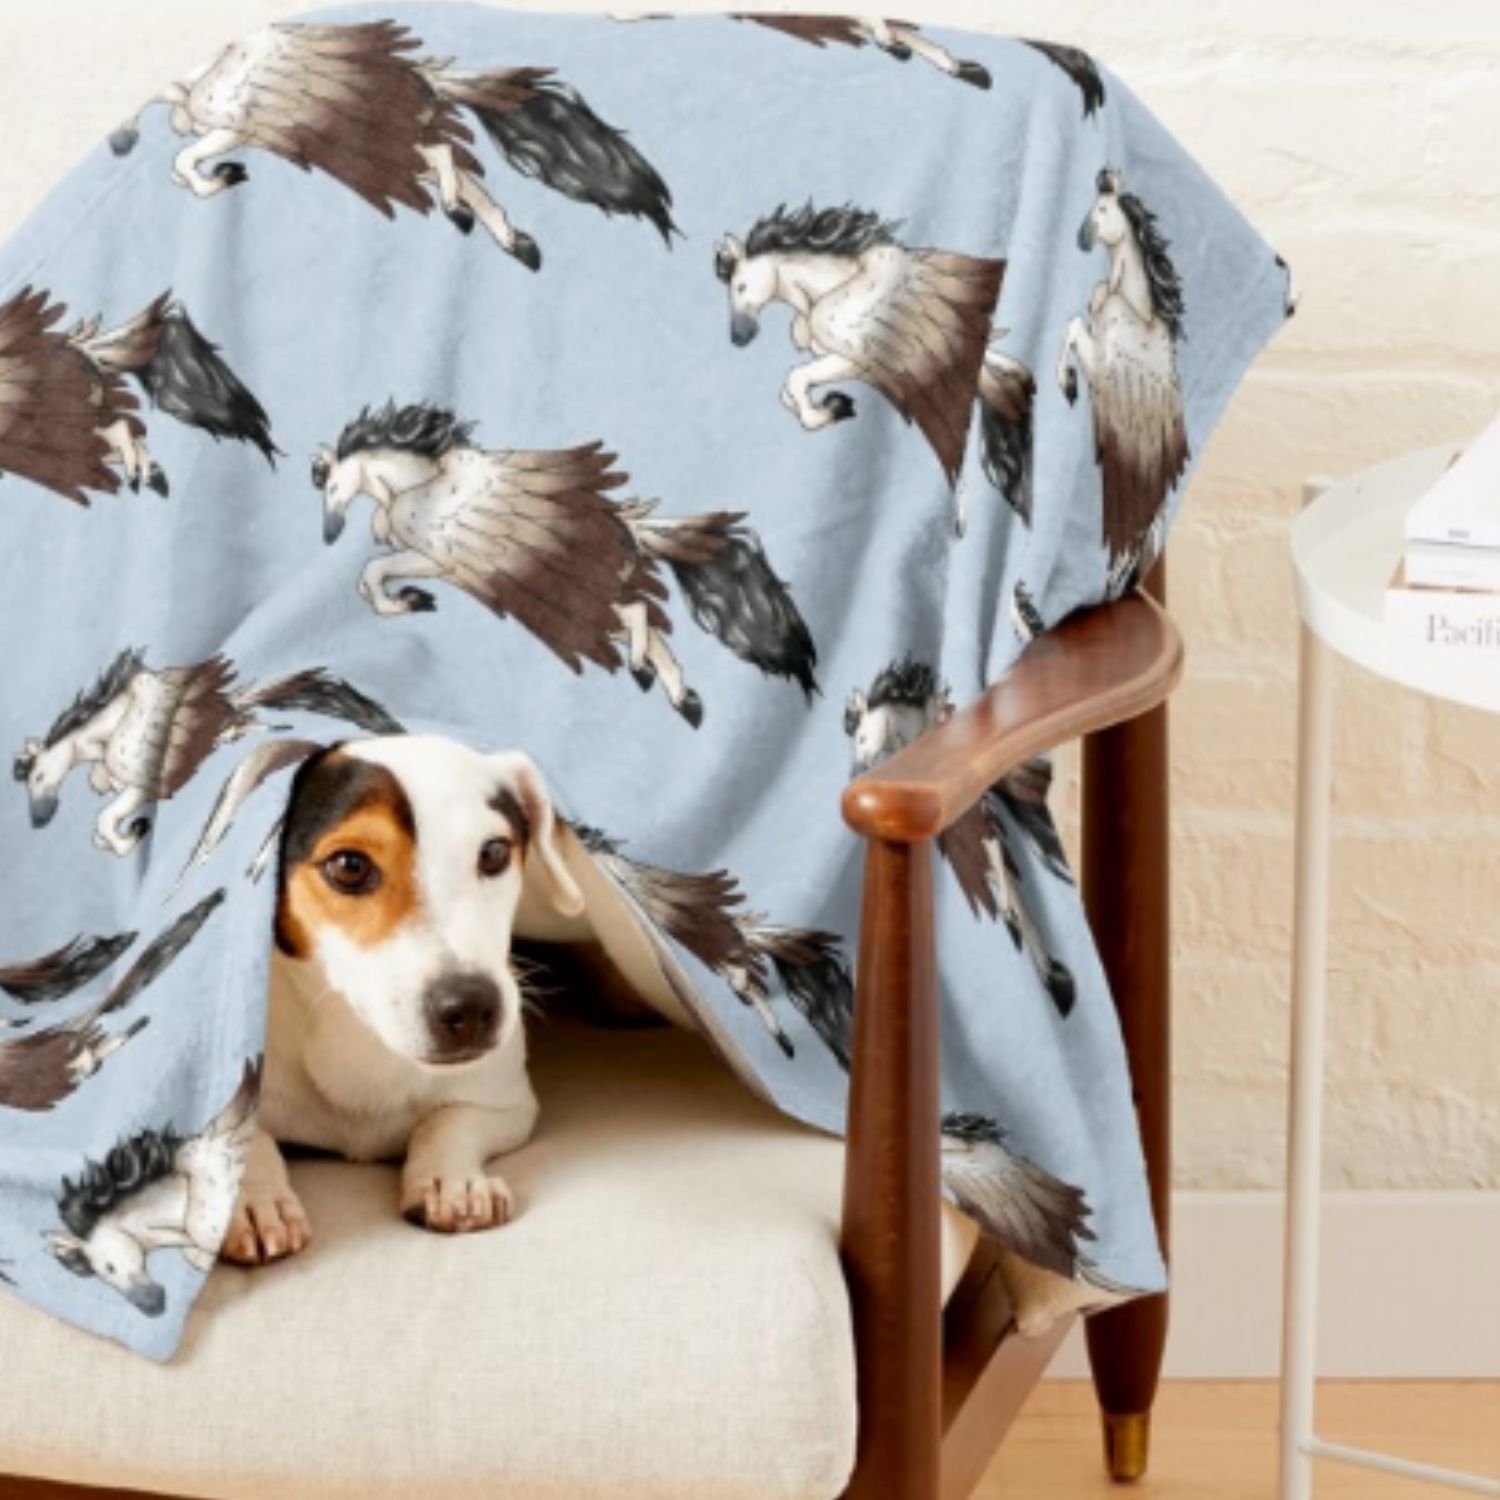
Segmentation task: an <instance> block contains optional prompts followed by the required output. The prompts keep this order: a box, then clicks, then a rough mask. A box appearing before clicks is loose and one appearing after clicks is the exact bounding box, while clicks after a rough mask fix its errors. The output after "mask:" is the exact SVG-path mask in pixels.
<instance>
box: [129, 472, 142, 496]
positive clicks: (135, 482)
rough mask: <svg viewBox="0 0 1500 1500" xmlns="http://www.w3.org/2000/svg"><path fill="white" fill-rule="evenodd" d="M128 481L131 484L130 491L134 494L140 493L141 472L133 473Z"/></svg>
mask: <svg viewBox="0 0 1500 1500" xmlns="http://www.w3.org/2000/svg"><path fill="white" fill-rule="evenodd" d="M126 483H127V484H128V485H129V486H130V493H131V494H132V495H139V494H140V492H141V476H140V475H139V474H132V475H131V476H130V478H129V479H128V480H127V481H126Z"/></svg>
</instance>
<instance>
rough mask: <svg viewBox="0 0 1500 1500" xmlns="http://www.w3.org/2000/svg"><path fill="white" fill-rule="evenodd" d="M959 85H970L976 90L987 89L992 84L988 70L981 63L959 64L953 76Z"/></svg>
mask: <svg viewBox="0 0 1500 1500" xmlns="http://www.w3.org/2000/svg"><path fill="white" fill-rule="evenodd" d="M953 76H954V77H955V78H956V79H958V81H959V82H960V83H969V84H972V85H973V86H974V87H975V88H976V89H987V88H989V87H990V86H991V84H993V83H994V79H993V78H991V77H990V70H989V69H988V68H987V67H985V65H984V64H983V63H977V62H961V63H959V65H958V72H957V73H955V74H954V75H953Z"/></svg>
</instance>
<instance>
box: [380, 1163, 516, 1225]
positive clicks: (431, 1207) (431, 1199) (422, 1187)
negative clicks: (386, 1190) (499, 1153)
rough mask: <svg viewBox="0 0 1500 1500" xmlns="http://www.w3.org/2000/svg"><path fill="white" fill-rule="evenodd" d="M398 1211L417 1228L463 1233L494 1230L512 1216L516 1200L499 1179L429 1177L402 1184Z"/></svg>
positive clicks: (483, 1177)
mask: <svg viewBox="0 0 1500 1500" xmlns="http://www.w3.org/2000/svg"><path fill="white" fill-rule="evenodd" d="M401 1198H402V1202H401V1212H402V1214H403V1215H404V1216H405V1217H406V1219H407V1220H408V1221H409V1222H410V1223H413V1224H415V1225H417V1226H418V1227H419V1228H421V1229H431V1230H433V1231H435V1232H436V1233H438V1234H466V1233H468V1232H469V1231H470V1230H473V1229H498V1228H499V1227H500V1226H501V1225H502V1224H504V1223H507V1222H508V1221H509V1220H511V1219H513V1218H515V1216H516V1197H515V1194H514V1193H512V1192H511V1190H510V1188H509V1186H508V1185H507V1184H506V1182H505V1179H504V1178H503V1177H487V1176H485V1175H484V1174H483V1173H476V1174H475V1175H473V1176H470V1177H463V1176H456V1177H429V1178H426V1179H425V1180H422V1181H417V1182H408V1183H405V1184H404V1185H403V1190H402V1194H401Z"/></svg>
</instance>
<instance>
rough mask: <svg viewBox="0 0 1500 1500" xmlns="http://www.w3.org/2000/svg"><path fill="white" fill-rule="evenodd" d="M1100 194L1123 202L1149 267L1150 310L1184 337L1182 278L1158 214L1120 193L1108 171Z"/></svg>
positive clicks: (1101, 181) (1174, 334)
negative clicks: (1109, 195)
mask: <svg viewBox="0 0 1500 1500" xmlns="http://www.w3.org/2000/svg"><path fill="white" fill-rule="evenodd" d="M1099 186H1100V191H1101V192H1113V193H1114V194H1115V195H1116V197H1117V198H1118V199H1119V200H1120V212H1121V213H1123V214H1124V215H1125V218H1126V220H1127V221H1128V222H1129V224H1130V228H1131V232H1132V233H1133V234H1134V235H1135V240H1136V243H1137V244H1138V245H1139V246H1140V247H1141V259H1142V260H1143V261H1144V262H1145V266H1146V279H1147V281H1148V282H1149V284H1150V287H1151V310H1152V311H1153V312H1154V313H1155V314H1156V316H1157V317H1158V318H1160V319H1161V320H1162V322H1163V323H1165V324H1166V325H1167V328H1168V330H1169V331H1170V332H1171V335H1172V337H1173V338H1174V339H1176V338H1181V336H1182V314H1183V305H1182V279H1181V278H1180V277H1179V276H1178V274H1177V267H1176V266H1174V265H1173V264H1172V258H1171V256H1169V255H1168V254H1167V250H1168V248H1169V246H1170V244H1171V242H1170V241H1169V240H1168V239H1167V237H1166V235H1164V234H1163V233H1162V232H1161V230H1160V229H1159V228H1158V227H1157V223H1156V215H1155V214H1154V213H1152V212H1151V210H1150V209H1149V208H1147V207H1146V205H1145V204H1144V203H1142V202H1141V200H1140V199H1139V198H1137V197H1136V195H1135V194H1134V193H1126V192H1122V191H1121V190H1120V184H1119V178H1118V177H1117V176H1116V175H1115V174H1114V173H1112V172H1109V171H1108V170H1107V169H1106V170H1105V171H1103V172H1101V173H1100V174H1099Z"/></svg>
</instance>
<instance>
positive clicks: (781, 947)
mask: <svg viewBox="0 0 1500 1500" xmlns="http://www.w3.org/2000/svg"><path fill="white" fill-rule="evenodd" d="M779 938H780V940H779V941H776V942H774V943H773V944H769V945H767V948H766V952H767V955H768V956H769V958H770V960H771V962H772V963H773V964H774V965H775V966H776V973H777V976H778V978H780V980H781V983H782V987H783V988H784V989H785V990H786V995H787V999H788V1000H790V1001H791V1002H792V1004H793V1005H794V1006H795V1007H796V1008H797V1010H798V1011H799V1012H800V1013H801V1015H802V1018H803V1020H805V1021H806V1022H807V1024H808V1025H809V1026H811V1027H812V1029H813V1030H814V1031H815V1032H817V1034H818V1036H819V1038H820V1039H821V1040H822V1042H823V1045H824V1046H825V1047H827V1048H828V1050H829V1051H830V1052H831V1053H832V1054H833V1057H834V1060H835V1061H836V1062H837V1063H838V1065H839V1066H840V1067H841V1068H843V1069H844V1071H845V1072H846V1073H847V1072H848V1071H849V1068H850V1066H851V1064H852V1062H853V1058H854V976H853V975H852V974H851V973H850V972H849V964H848V962H847V960H846V959H845V958H844V955H843V952H842V951H841V949H840V948H839V945H838V939H837V938H835V937H833V936H832V935H831V934H830V933H826V932H815V931H811V930H808V929H804V928H791V929H789V930H788V931H787V932H785V933H783V934H779Z"/></svg>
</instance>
